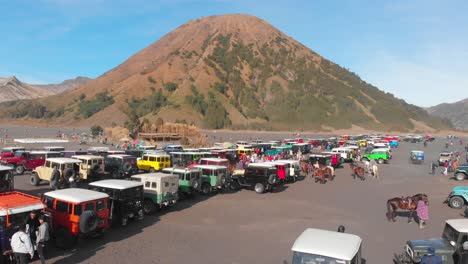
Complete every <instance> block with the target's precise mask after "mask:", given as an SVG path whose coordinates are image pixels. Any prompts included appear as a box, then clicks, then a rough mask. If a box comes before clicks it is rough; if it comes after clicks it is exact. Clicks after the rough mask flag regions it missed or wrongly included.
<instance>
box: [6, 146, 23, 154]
mask: <svg viewBox="0 0 468 264" xmlns="http://www.w3.org/2000/svg"><path fill="white" fill-rule="evenodd" d="M25 150H26V149H25V148H24V147H7V148H2V153H4V152H16V151H25Z"/></svg>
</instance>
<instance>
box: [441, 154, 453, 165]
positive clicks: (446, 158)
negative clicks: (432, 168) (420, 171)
mask: <svg viewBox="0 0 468 264" xmlns="http://www.w3.org/2000/svg"><path fill="white" fill-rule="evenodd" d="M452 158H453V152H441V153H440V154H439V160H438V161H439V166H444V163H445V162H446V161H447V162H448V161H451V160H452Z"/></svg>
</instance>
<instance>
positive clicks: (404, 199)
mask: <svg viewBox="0 0 468 264" xmlns="http://www.w3.org/2000/svg"><path fill="white" fill-rule="evenodd" d="M401 202H402V203H403V204H405V205H410V204H411V203H412V202H413V200H412V199H411V197H403V196H402V197H401Z"/></svg>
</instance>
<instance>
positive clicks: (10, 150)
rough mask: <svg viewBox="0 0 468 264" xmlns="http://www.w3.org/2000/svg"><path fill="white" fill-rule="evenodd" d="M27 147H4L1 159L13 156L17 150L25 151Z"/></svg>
mask: <svg viewBox="0 0 468 264" xmlns="http://www.w3.org/2000/svg"><path fill="white" fill-rule="evenodd" d="M25 150H26V149H25V148H23V147H8V148H2V151H1V152H0V160H2V159H4V158H8V157H13V156H14V155H15V154H14V153H15V152H16V151H25Z"/></svg>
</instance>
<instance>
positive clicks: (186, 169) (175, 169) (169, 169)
mask: <svg viewBox="0 0 468 264" xmlns="http://www.w3.org/2000/svg"><path fill="white" fill-rule="evenodd" d="M162 171H163V172H165V173H166V172H168V173H172V172H177V173H187V172H191V171H200V169H199V168H191V169H189V168H185V169H181V168H165V169H163V170H162Z"/></svg>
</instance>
